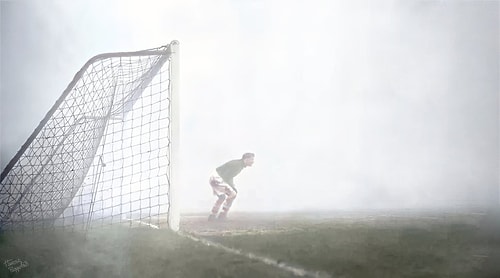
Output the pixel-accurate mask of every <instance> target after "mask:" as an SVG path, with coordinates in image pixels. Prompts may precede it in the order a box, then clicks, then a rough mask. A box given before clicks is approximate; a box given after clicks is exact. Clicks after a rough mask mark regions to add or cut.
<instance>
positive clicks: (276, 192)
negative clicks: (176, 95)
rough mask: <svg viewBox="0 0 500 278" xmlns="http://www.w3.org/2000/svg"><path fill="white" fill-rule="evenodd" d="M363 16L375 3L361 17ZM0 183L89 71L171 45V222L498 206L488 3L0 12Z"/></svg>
mask: <svg viewBox="0 0 500 278" xmlns="http://www.w3.org/2000/svg"><path fill="white" fill-rule="evenodd" d="M375 2H376V3H375ZM0 5H1V6H0V7H1V56H0V57H1V76H0V77H1V79H0V82H1V83H0V84H1V95H0V97H1V99H0V100H1V106H0V109H1V114H0V116H1V117H0V132H1V133H0V142H1V145H0V147H1V148H0V151H1V157H0V158H1V168H2V169H3V168H4V167H5V166H6V165H7V163H8V162H9V160H10V159H11V158H12V157H13V155H14V154H15V153H16V152H17V150H18V149H19V148H20V147H21V145H22V144H23V143H24V142H25V141H26V139H27V138H28V136H29V135H30V134H31V133H32V132H33V130H34V129H35V127H36V126H37V125H38V123H39V122H40V121H41V120H42V118H43V117H44V115H45V114H46V113H47V111H48V110H49V109H50V108H51V107H52V105H53V104H54V102H55V101H56V99H57V98H58V97H59V96H60V95H61V94H62V92H63V90H64V89H65V88H66V86H67V85H68V84H69V82H70V81H71V79H72V78H73V76H74V75H75V74H76V72H77V71H78V70H79V69H80V68H81V67H82V66H83V65H84V64H85V62H86V61H87V60H88V59H90V58H91V57H93V56H95V55H97V54H99V53H105V52H118V51H133V50H141V49H147V48H153V47H157V46H161V45H165V44H167V43H169V42H171V41H172V40H178V41H179V42H180V50H181V84H180V92H181V104H180V107H181V150H180V153H181V179H182V190H181V194H182V199H183V202H182V209H183V211H193V210H196V211H208V210H209V209H210V207H211V205H212V203H213V201H214V197H213V196H212V195H211V189H210V187H209V185H208V182H207V181H208V175H209V174H210V173H211V172H212V171H213V169H214V168H215V167H217V166H219V165H221V164H222V163H224V162H226V161H227V160H230V159H235V158H239V157H240V156H241V154H242V153H244V152H248V151H251V152H255V153H256V160H255V161H256V162H255V164H254V166H253V167H252V168H249V169H245V170H244V171H243V172H242V173H241V174H240V176H238V177H237V178H236V179H235V182H236V185H237V186H238V189H239V196H238V198H237V200H236V201H235V204H234V206H233V209H234V210H280V211H283V210H303V209H350V208H394V207H410V208H412V207H430V206H432V207H435V206H463V205H482V204H498V203H499V198H500V195H499V179H500V174H499V169H500V167H499V166H500V165H499V154H500V148H499V144H500V142H499V104H500V101H499V75H500V71H499V64H500V56H499V53H500V51H499V50H500V49H499V41H500V37H499V31H500V30H499V6H500V2H498V1H305V0H303V1H299V0H293V1H284V0H283V1H273V0H272V1H264V0H256V1H230V0H216V1H194V0H193V1H191V0H188V1H180V0H179V1H118V0H115V1H111V0H108V1H97V0H94V1H88V0H86V1H65V0H58V1H56V0H43V1H42V0H33V1H27V0H26V1H21V0H20V1H0Z"/></svg>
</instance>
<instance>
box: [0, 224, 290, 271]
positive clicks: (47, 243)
mask: <svg viewBox="0 0 500 278" xmlns="http://www.w3.org/2000/svg"><path fill="white" fill-rule="evenodd" d="M0 259H1V261H2V266H1V267H0V277H51V278H52V277H106V278H112V277H193V278H196V277H290V275H289V274H288V273H286V272H284V271H283V270H280V269H276V268H273V267H271V266H268V265H265V264H263V263H261V262H258V261H255V260H250V259H247V258H244V257H235V256H234V255H232V254H229V253H227V252H224V251H221V250H218V249H214V248H211V247H209V246H205V245H203V244H201V243H198V242H195V241H192V240H190V239H188V238H184V237H181V236H179V235H177V234H174V233H172V232H170V231H168V230H154V229H149V228H139V229H125V228H113V229H104V230H99V231H92V232H90V233H89V234H88V235H87V236H85V235H84V234H82V233H76V232H62V231H59V232H55V231H52V232H49V231H45V232H39V233H23V234H19V233H18V234H12V233H4V234H3V235H2V236H1V238H0ZM8 259H20V260H22V261H25V262H27V263H28V266H27V267H25V268H22V269H20V270H19V271H18V272H14V271H10V270H9V269H8V268H7V267H6V266H5V265H4V262H5V260H8Z"/></svg>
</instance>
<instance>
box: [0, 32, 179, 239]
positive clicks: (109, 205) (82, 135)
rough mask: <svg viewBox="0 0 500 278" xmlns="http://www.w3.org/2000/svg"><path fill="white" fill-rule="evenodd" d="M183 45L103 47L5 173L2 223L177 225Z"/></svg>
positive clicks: (31, 226) (0, 192)
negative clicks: (119, 50) (116, 50)
mask: <svg viewBox="0 0 500 278" xmlns="http://www.w3.org/2000/svg"><path fill="white" fill-rule="evenodd" d="M177 50H178V43H177V42H176V41H173V42H172V43H170V44H169V45H166V46H163V47H159V48H155V49H149V50H143V51H137V52H124V53H108V54H101V55H97V56H95V57H93V58H92V59H90V60H89V61H88V62H87V63H86V64H85V65H84V66H83V68H82V69H81V70H80V71H79V72H78V73H77V74H76V75H75V77H74V79H73V81H72V82H71V83H70V84H69V85H68V87H67V88H66V90H65V91H64V92H63V94H62V95H61V97H60V98H59V99H58V100H57V101H56V103H55V104H54V106H53V107H52V108H51V109H50V111H49V112H48V113H47V115H46V116H45V117H44V119H43V120H42V121H41V122H40V124H39V126H38V127H37V128H36V129H35V131H34V132H33V134H32V135H31V136H30V137H29V138H28V140H27V141H26V143H25V144H24V145H23V146H22V147H21V149H20V150H19V151H18V153H17V154H16V155H15V156H14V158H13V159H12V160H11V161H10V163H9V164H8V165H7V166H6V168H5V169H4V171H3V172H2V174H1V183H0V225H1V226H0V228H1V229H3V230H19V229H21V230H36V229H47V228H54V227H56V228H57V227H64V228H72V229H89V228H94V227H100V226H106V225H112V224H121V225H130V226H137V225H149V226H153V227H169V228H171V229H174V230H177V229H178V228H179V215H178V210H177V207H176V203H175V201H176V197H175V186H176V185H177V184H175V182H174V180H173V179H174V178H175V173H174V171H173V167H174V165H175V162H174V161H175V159H176V155H175V149H176V148H178V147H177V146H176V144H177V141H176V137H177V136H178V131H177V130H176V129H177V128H178V126H177V124H178V119H177V118H176V116H177V115H178V111H176V109H177V107H178V100H177V99H176V98H177V96H176V88H177V87H176V86H177V84H176V79H177V75H178V70H177V69H178V65H177V63H178V61H177V59H178V58H177V54H178V51H177Z"/></svg>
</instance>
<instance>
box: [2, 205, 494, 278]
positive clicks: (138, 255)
mask: <svg viewBox="0 0 500 278" xmlns="http://www.w3.org/2000/svg"><path fill="white" fill-rule="evenodd" d="M181 229H182V231H183V232H184V233H188V234H189V235H192V236H194V237H196V238H200V239H203V240H205V244H204V243H203V242H202V241H193V240H192V239H190V238H188V237H186V236H182V235H179V234H176V233H173V232H170V231H168V230H157V229H151V228H147V227H143V228H133V229H130V228H124V227H113V228H103V229H99V230H92V231H90V232H89V233H88V234H83V233H80V232H66V231H43V232H37V233H31V232H30V233H12V232H5V233H3V234H2V235H1V236H0V262H1V264H2V265H0V277H106V278H110V277H188V278H191V277H193V278H196V277H294V276H297V275H294V274H293V273H292V272H290V271H287V270H286V269H284V268H280V267H277V265H276V264H273V263H265V262H263V260H259V259H258V258H259V257H261V258H271V259H272V260H274V262H277V263H278V264H280V265H281V264H282V265H287V266H293V267H296V268H299V269H304V270H307V273H308V274H307V275H309V276H314V275H311V273H313V274H314V273H317V274H318V277H500V214H499V213H498V212H492V211H489V212H488V211H479V212H472V213H471V212H456V211H455V212H430V211H427V212H408V211H406V212H401V211H399V212H394V211H392V212H356V213H354V212H331V213H302V214H288V215H285V214H237V213H235V214H232V215H231V218H230V219H229V220H228V221H226V222H207V219H206V216H205V215H203V216H196V215H191V216H184V217H183V218H182V220H181ZM206 241H210V242H213V243H217V244H220V245H222V246H225V247H228V248H232V250H238V251H239V253H238V254H235V253H231V252H227V250H226V251H225V250H223V249H221V248H216V247H214V246H213V245H212V246H210V245H207V244H206ZM248 254H253V255H254V256H253V257H252V256H248ZM256 257H257V259H256ZM23 263H24V264H23ZM16 267H17V268H16Z"/></svg>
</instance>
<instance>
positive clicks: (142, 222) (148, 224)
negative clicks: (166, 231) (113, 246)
mask: <svg viewBox="0 0 500 278" xmlns="http://www.w3.org/2000/svg"><path fill="white" fill-rule="evenodd" d="M123 220H127V221H132V222H135V223H139V224H141V225H146V226H149V227H151V228H153V229H160V227H158V226H156V225H153V224H151V223H147V222H144V221H140V220H133V219H128V218H123Z"/></svg>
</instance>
